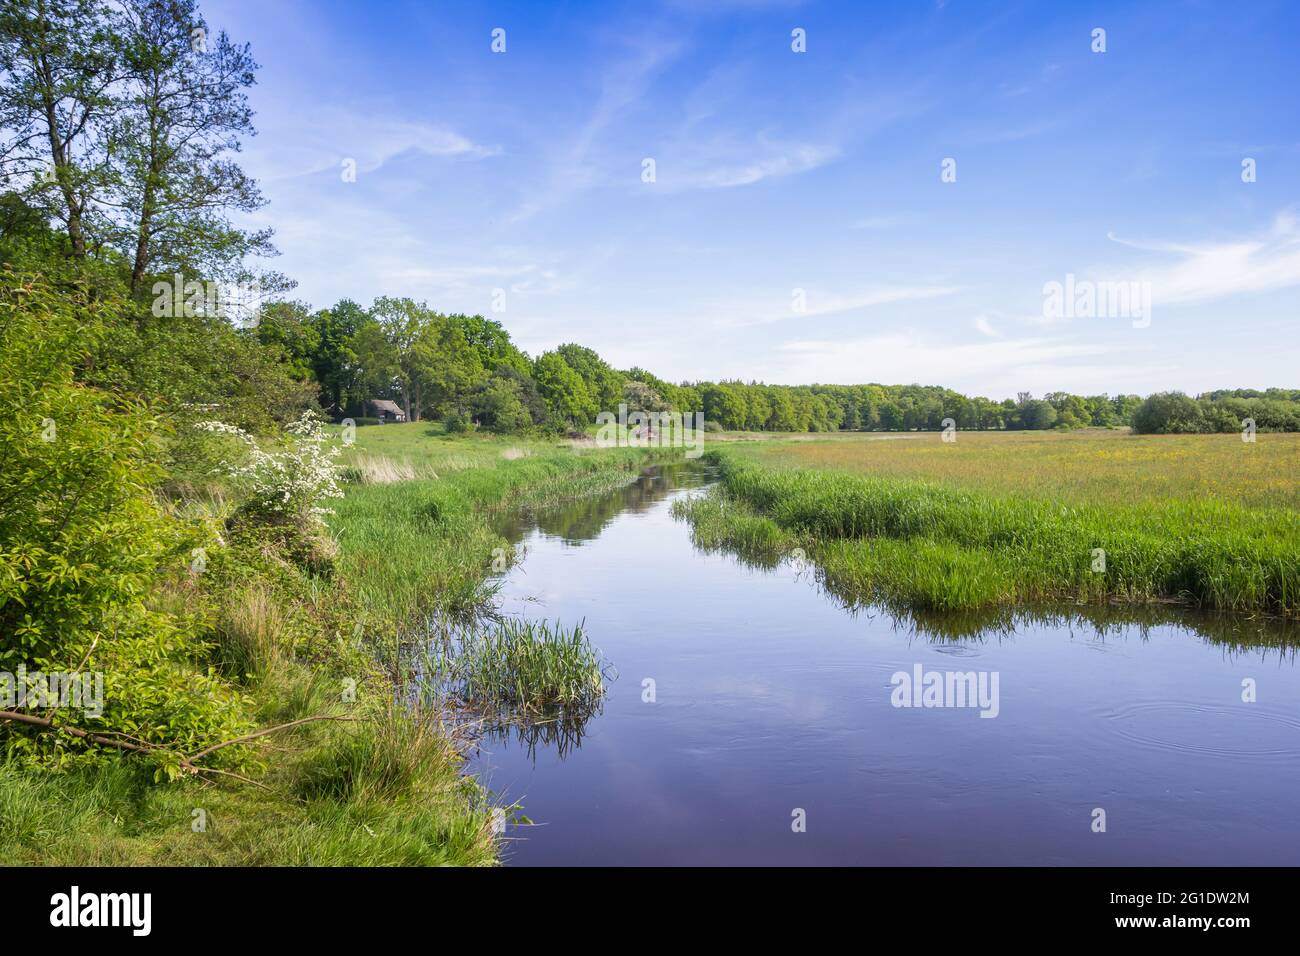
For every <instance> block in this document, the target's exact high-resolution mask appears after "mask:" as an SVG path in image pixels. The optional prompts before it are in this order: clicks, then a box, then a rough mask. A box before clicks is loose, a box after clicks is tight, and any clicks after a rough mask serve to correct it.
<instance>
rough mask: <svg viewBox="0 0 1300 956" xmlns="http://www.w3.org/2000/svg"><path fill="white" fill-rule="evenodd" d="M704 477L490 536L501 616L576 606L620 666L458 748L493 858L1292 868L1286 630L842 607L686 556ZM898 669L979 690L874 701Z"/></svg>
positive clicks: (1295, 782) (1293, 680) (632, 492)
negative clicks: (921, 615)
mask: <svg viewBox="0 0 1300 956" xmlns="http://www.w3.org/2000/svg"><path fill="white" fill-rule="evenodd" d="M708 481H709V475H708V473H707V472H706V471H704V470H702V469H699V468H692V467H686V468H677V469H667V470H663V471H659V472H655V473H650V474H647V475H644V476H642V478H641V479H640V480H639V481H637V482H636V483H635V484H633V485H630V486H629V487H627V488H625V489H623V490H622V491H620V492H618V493H616V494H612V495H609V496H607V497H603V498H597V499H591V500H584V501H581V502H578V503H575V504H572V505H570V506H568V507H565V508H562V509H558V510H555V511H552V512H548V513H546V514H544V515H541V516H539V517H535V518H524V517H516V518H514V519H512V521H511V524H510V527H509V528H507V529H506V530H507V533H508V534H509V535H510V537H511V538H512V539H513V540H515V541H517V542H519V543H520V544H521V545H522V546H523V548H524V549H525V555H524V557H523V559H522V560H521V561H519V562H518V563H517V564H516V565H515V566H514V567H512V568H511V570H510V571H509V572H507V573H506V575H504V577H503V578H502V581H501V585H502V590H501V607H502V611H503V612H504V613H506V614H516V615H523V616H529V617H545V618H549V619H551V620H555V619H557V618H558V619H559V620H560V621H562V622H564V623H566V624H571V623H576V622H577V621H580V620H584V619H585V621H586V628H587V632H588V633H589V635H590V637H591V640H592V642H593V643H594V644H595V645H596V646H597V647H599V648H600V650H601V652H602V653H603V655H604V657H605V658H607V659H608V660H609V662H610V663H611V665H612V669H611V672H610V673H611V676H613V675H614V672H615V671H616V672H617V676H616V677H615V678H614V679H613V680H612V681H611V682H610V684H609V694H608V697H607V699H606V701H605V704H604V707H603V710H602V712H601V713H599V714H596V715H594V716H593V717H592V718H591V719H590V720H589V721H587V722H586V724H585V725H584V726H583V727H581V728H571V729H570V732H569V733H567V734H564V735H559V737H558V739H557V735H555V734H550V735H546V736H545V737H544V739H536V738H535V737H534V738H533V739H528V736H527V735H526V736H525V738H524V739H521V738H520V737H519V736H518V735H517V734H514V733H509V734H504V735H503V734H499V733H495V734H489V735H487V736H486V737H484V739H483V740H482V741H481V745H480V749H479V752H478V753H477V755H476V757H475V760H474V769H475V770H476V772H478V773H479V774H480V776H481V778H482V779H483V781H484V782H485V783H486V784H487V785H488V786H489V787H490V788H491V789H492V790H493V791H495V793H496V794H497V796H498V799H505V800H506V801H518V802H519V803H521V804H522V808H523V813H525V814H526V815H527V816H528V817H529V818H530V819H531V820H532V821H533V825H513V824H512V825H510V826H509V827H508V828H507V832H506V838H507V845H506V851H505V860H506V862H507V863H509V864H516V865H529V864H533V865H535V864H551V865H559V864H615V865H619V864H622V865H646V864H651V865H653V864H877V865H878V864H898V865H907V864H939V865H952V864H956V865H962V864H984V865H999V864H1085V865H1086V864H1120V865H1162V864H1206V865H1218V864H1225V865H1226V864H1246V865H1249V864H1274V865H1283V864H1285V865H1295V864H1297V863H1300V814H1297V813H1295V806H1296V799H1297V795H1298V794H1300V671H1297V668H1296V665H1295V652H1294V647H1295V646H1296V642H1297V640H1298V638H1297V634H1296V632H1295V629H1294V628H1284V627H1281V626H1279V625H1267V624H1264V623H1260V622H1251V621H1243V620H1234V619H1230V618H1223V617H1210V616H1203V615H1196V614H1193V613H1190V612H1186V611H1178V610H1172V609H1170V610H1164V611H1152V610H1139V611H1127V612H1113V611H1103V610H1096V609H1091V610H1086V611H1084V612H1082V613H1080V612H1078V611H1075V612H1063V611H1060V612H1054V611H1042V612H1037V613H1023V614H1019V615H1017V616H1015V617H1008V616H1007V615H1005V614H1003V615H993V616H991V617H989V618H986V619H984V620H977V621H971V620H965V619H931V620H921V621H918V620H915V619H912V618H909V617H906V616H895V615H892V614H890V613H888V612H887V611H885V610H883V609H879V608H865V609H858V610H850V609H848V608H847V607H846V606H845V603H844V602H843V601H841V600H839V599H838V598H836V597H835V596H834V595H831V594H828V593H826V592H825V591H823V590H822V589H821V588H820V586H819V585H818V582H817V581H816V578H815V574H813V573H812V572H811V571H810V570H808V569H801V568H799V567H798V566H797V564H796V563H791V562H782V563H779V564H777V565H775V566H774V567H770V568H762V567H753V566H750V565H747V564H745V563H744V562H742V561H741V560H740V559H738V558H736V557H734V556H731V555H727V554H717V553H714V554H707V553H704V552H703V551H701V550H699V549H697V548H696V547H695V546H694V545H693V544H692V542H691V537H690V530H689V527H688V526H687V525H686V524H685V523H684V522H681V521H678V520H675V519H674V518H673V517H672V515H671V513H670V506H671V503H672V501H673V499H674V498H676V497H679V496H682V495H692V494H700V493H701V492H702V489H703V488H704V487H705V486H706V485H707V482H708ZM918 668H919V674H920V675H921V677H922V680H923V682H924V680H925V679H927V677H928V675H930V674H938V675H939V676H938V678H937V679H938V680H941V681H943V682H944V687H943V688H941V690H942V691H943V695H942V696H941V701H942V702H944V703H947V704H954V703H956V704H961V703H963V701H962V700H961V698H960V697H958V696H956V694H955V691H956V689H957V688H956V686H955V685H954V686H953V687H948V680H949V679H948V677H947V675H948V674H949V673H952V674H962V675H964V674H972V673H973V674H974V676H975V679H976V682H977V683H976V686H977V687H978V686H980V685H979V683H978V682H980V681H982V682H983V684H982V686H983V689H984V691H985V696H984V698H983V700H982V701H981V700H980V699H979V696H978V694H977V693H976V694H973V695H971V697H969V698H967V699H966V700H965V701H964V703H965V704H966V705H967V706H930V707H927V706H910V707H905V706H895V704H897V703H899V702H901V700H902V699H903V698H904V697H905V699H906V701H907V702H908V703H914V702H915V703H924V699H923V698H922V697H921V696H920V691H919V690H918V691H916V692H915V693H916V694H917V696H916V697H913V696H912V694H911V693H907V694H904V690H903V689H900V688H898V686H897V683H896V682H895V679H894V675H895V674H898V673H900V672H901V673H905V674H907V675H908V676H909V678H910V677H914V676H916V675H917V674H918ZM932 679H933V678H932ZM994 679H996V685H994V684H993V681H994ZM958 683H960V680H959V681H958ZM995 686H996V691H997V693H996V696H994V695H993V693H992V691H993V690H994V687H995ZM651 692H653V693H651ZM935 693H938V691H936V692H935ZM1251 696H1253V697H1254V700H1253V701H1252V700H1246V699H1243V698H1248V697H1251ZM651 697H653V699H652V700H651V699H649V698H651ZM981 703H982V704H983V706H980V704H981ZM972 704H973V705H975V706H971V705H972ZM982 713H984V714H989V715H990V716H987V717H986V716H981V714H982ZM994 714H995V716H994Z"/></svg>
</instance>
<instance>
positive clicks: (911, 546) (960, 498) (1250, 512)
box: [679, 435, 1300, 615]
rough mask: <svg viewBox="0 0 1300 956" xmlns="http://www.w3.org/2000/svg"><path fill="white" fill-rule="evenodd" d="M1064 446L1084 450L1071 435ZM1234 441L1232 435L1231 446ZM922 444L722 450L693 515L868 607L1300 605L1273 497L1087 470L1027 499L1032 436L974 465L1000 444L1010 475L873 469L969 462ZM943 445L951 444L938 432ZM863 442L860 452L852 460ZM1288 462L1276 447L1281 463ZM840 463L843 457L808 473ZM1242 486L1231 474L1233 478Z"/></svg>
mask: <svg viewBox="0 0 1300 956" xmlns="http://www.w3.org/2000/svg"><path fill="white" fill-rule="evenodd" d="M1284 437H1286V438H1288V439H1289V438H1290V436H1284ZM1127 438H1128V436H1122V435H1120V436H1110V437H1107V438H1105V439H1097V440H1098V441H1105V442H1107V443H1109V444H1108V447H1109V448H1110V449H1112V450H1113V451H1115V452H1119V453H1129V454H1132V453H1133V449H1132V448H1125V447H1124V445H1123V444H1122V443H1123V442H1124V441H1125V440H1126V439H1127ZM1199 438H1200V436H1197V439H1196V440H1199ZM1268 438H1270V439H1272V438H1274V436H1268ZM962 440H963V441H966V437H965V436H963V439H962ZM1052 440H1053V439H1052V436H1047V437H1046V438H1039V439H1037V441H1038V442H1039V443H1041V442H1049V443H1050V442H1051V441H1052ZM1056 440H1057V441H1059V442H1060V443H1061V445H1062V446H1063V447H1064V448H1066V449H1067V450H1068V449H1070V448H1071V445H1070V442H1071V441H1072V436H1057V438H1056ZM1180 440H1183V439H1178V438H1175V439H1173V441H1167V442H1165V443H1164V444H1163V446H1162V447H1163V449H1165V450H1169V451H1175V450H1177V451H1183V450H1182V449H1177V448H1176V446H1175V443H1176V442H1178V441H1180ZM1233 440H1234V436H1223V437H1221V438H1219V439H1218V441H1219V442H1221V443H1224V444H1225V445H1227V444H1228V443H1230V442H1231V441H1233ZM1237 441H1238V446H1239V447H1240V445H1241V443H1240V441H1239V440H1237ZM917 444H918V440H916V439H907V440H902V441H896V442H879V443H870V444H868V443H867V442H865V441H864V442H861V443H859V444H857V445H856V446H853V445H849V444H848V443H844V442H834V443H827V444H826V445H825V446H820V447H819V446H818V445H816V444H814V443H806V444H799V445H794V444H787V445H785V446H776V445H764V446H755V447H750V448H742V447H740V446H736V447H734V448H729V449H726V450H724V451H718V450H716V449H715V450H714V451H712V452H711V453H710V455H711V458H712V459H713V460H714V461H715V462H716V463H718V465H719V467H720V469H721V476H722V477H721V483H720V487H719V489H718V491H717V492H716V494H715V495H714V497H713V498H711V499H706V500H704V501H702V502H694V503H691V504H689V505H685V506H683V507H682V508H681V509H679V511H680V512H681V513H682V514H683V515H685V516H686V517H688V518H689V519H690V520H691V522H692V524H693V526H694V529H695V534H696V535H697V539H698V540H700V542H701V543H702V544H705V545H708V546H713V547H727V548H732V549H735V550H739V551H742V552H745V553H748V554H750V555H751V556H755V555H761V554H762V553H764V552H766V553H769V554H772V553H779V552H781V551H783V550H784V551H788V550H789V549H791V548H794V547H800V548H803V549H804V550H805V552H806V553H807V555H808V557H809V558H811V559H812V560H813V561H815V563H816V564H817V566H818V569H819V573H820V574H821V576H822V577H823V579H824V581H825V583H826V584H827V585H828V586H829V587H830V588H831V589H833V590H835V591H836V592H837V593H839V594H841V595H842V596H846V597H848V598H849V599H851V600H855V601H860V602H863V603H867V602H885V603H891V604H894V605H897V606H900V607H905V608H912V609H920V610H935V611H954V610H969V609H973V608H980V607H989V606H998V605H1014V604H1019V603H1024V602H1028V601H1039V600H1066V601H1072V602H1103V601H1123V602H1151V601H1179V602H1185V603H1190V604H1194V605H1197V606H1201V607H1207V608H1214V609H1220V610H1230V611H1242V612H1264V613H1273V614H1282V615H1294V614H1296V613H1297V612H1300V559H1298V557H1297V556H1298V555H1300V516H1298V515H1297V513H1296V512H1295V511H1293V510H1291V509H1290V508H1289V507H1273V506H1268V505H1267V504H1266V503H1265V501H1264V500H1263V499H1261V498H1252V499H1251V501H1252V504H1251V505H1246V504H1242V503H1239V502H1237V501H1235V500H1232V499H1231V498H1230V497H1229V496H1228V495H1227V494H1219V495H1201V494H1197V493H1196V489H1195V488H1193V489H1191V490H1190V493H1187V494H1180V495H1172V494H1168V495H1163V496H1161V495H1155V494H1151V493H1147V494H1132V495H1122V494H1120V495H1117V494H1116V493H1115V491H1114V489H1113V488H1112V484H1111V483H1110V482H1108V481H1107V480H1106V479H1105V478H1104V477H1103V478H1097V477H1096V476H1093V477H1092V479H1090V478H1089V476H1088V475H1087V474H1083V475H1079V474H1074V475H1073V476H1072V477H1071V478H1070V479H1068V480H1066V479H1063V481H1062V485H1063V486H1064V487H1065V488H1068V489H1069V490H1058V491H1057V493H1055V494H1052V493H1050V492H1049V488H1048V487H1047V481H1046V479H1044V478H1039V479H1037V480H1024V481H1023V484H1024V485H1025V486H1027V487H1028V488H1029V489H1030V490H1028V491H1027V492H1023V493H1019V494H1015V493H1012V492H1011V491H1010V488H1012V487H1016V484H1015V483H1016V480H1017V478H1022V479H1023V476H1024V475H1026V474H1030V473H1032V474H1041V472H1040V469H1041V459H1040V457H1039V455H1040V449H1039V448H1038V447H1037V445H1034V446H1032V447H1031V446H1030V445H1029V444H1028V443H1023V444H1020V445H1018V446H1017V445H1012V444H1010V443H1006V444H995V443H993V442H989V443H987V445H985V446H982V447H980V448H979V451H978V452H977V455H973V456H971V457H970V458H968V459H967V461H982V462H988V461H992V460H994V459H993V458H992V457H991V456H992V455H993V451H990V449H993V450H996V460H997V462H998V466H999V467H998V477H996V478H995V477H993V476H992V473H991V471H985V472H984V473H983V474H981V475H980V476H979V477H978V478H974V479H971V480H967V481H962V480H959V479H953V478H952V477H948V478H946V479H941V480H933V479H930V478H922V477H913V476H912V475H910V474H908V473H907V469H906V467H905V466H904V465H902V464H899V462H898V461H895V462H894V466H893V467H892V468H891V469H881V471H882V472H885V473H884V474H876V473H874V472H873V471H872V469H871V467H870V464H868V463H866V462H871V461H874V460H877V459H879V458H880V457H881V456H888V455H889V454H891V452H892V453H896V454H898V455H899V456H900V457H901V458H903V459H904V460H906V459H908V458H909V456H910V460H911V461H912V462H913V468H912V472H913V473H915V472H918V471H919V472H922V473H924V472H925V470H926V469H925V467H924V463H926V462H934V461H942V462H943V467H945V468H947V469H950V473H951V470H955V469H956V468H957V464H958V462H959V461H960V459H959V453H958V452H954V451H951V449H952V446H948V449H950V451H949V454H950V457H949V459H947V460H946V461H943V460H942V459H939V458H936V457H934V456H937V455H940V454H943V452H942V451H938V450H933V449H931V448H926V449H924V451H921V450H913V449H914V447H917ZM930 444H931V445H932V446H936V447H938V448H942V447H943V446H942V445H941V443H940V442H939V440H938V438H937V437H936V438H933V439H932V440H931V442H930ZM1189 444H1194V442H1189ZM968 445H972V446H973V445H974V443H971V442H968ZM1075 447H1078V446H1075ZM1148 447H1150V446H1149V445H1148ZM850 448H852V449H855V450H857V451H860V452H861V455H859V456H856V457H854V456H851V455H850V454H849V453H848V452H847V451H846V449H850ZM1048 448H1049V450H1052V446H1051V445H1050V444H1049V445H1048ZM867 449H870V450H867ZM1017 450H1018V451H1019V455H1017V454H1016V451H1017ZM1055 450H1056V451H1057V452H1058V453H1059V451H1060V449H1055ZM1216 450H1217V449H1216ZM1257 450H1258V449H1251V451H1257ZM980 453H986V454H987V455H988V456H989V457H984V456H983V455H981V454H980ZM1184 453H1185V452H1184ZM1233 453H1234V454H1238V455H1240V454H1242V453H1241V452H1238V451H1235V450H1234V451H1233ZM1076 454H1077V452H1076ZM1247 454H1249V452H1247ZM1261 457H1262V456H1261ZM1280 457H1282V456H1280V455H1279V454H1278V453H1277V452H1276V451H1274V452H1273V464H1274V465H1275V464H1276V461H1277V459H1278V458H1280ZM827 460H830V461H834V462H837V465H831V466H829V467H821V468H808V467H801V465H803V464H805V463H807V462H809V461H820V462H825V461H827ZM917 462H921V463H922V465H921V466H917V464H916V463H917ZM1206 467H1207V468H1208V463H1207V466H1206ZM930 470H931V472H933V470H935V469H934V467H933V466H931V469H930ZM972 472H975V473H978V472H979V469H972ZM1220 481H1224V479H1222V478H1220ZM1231 486H1232V483H1231V481H1230V480H1229V481H1226V482H1225V484H1224V486H1223V487H1224V488H1226V487H1231ZM1087 489H1091V491H1089V490H1087Z"/></svg>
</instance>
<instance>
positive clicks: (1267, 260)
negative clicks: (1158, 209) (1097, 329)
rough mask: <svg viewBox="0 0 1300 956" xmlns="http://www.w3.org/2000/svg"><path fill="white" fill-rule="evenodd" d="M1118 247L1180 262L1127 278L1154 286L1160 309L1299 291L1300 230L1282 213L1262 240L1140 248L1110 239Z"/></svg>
mask: <svg viewBox="0 0 1300 956" xmlns="http://www.w3.org/2000/svg"><path fill="white" fill-rule="evenodd" d="M1109 238H1110V239H1111V240H1113V241H1114V242H1117V243H1120V244H1121V245H1124V246H1128V247H1130V248H1133V249H1137V250H1140V251H1143V252H1151V253H1158V254H1162V255H1168V256H1175V257H1177V258H1178V260H1179V261H1177V262H1174V263H1172V264H1168V265H1161V266H1154V267H1149V268H1145V269H1140V270H1137V271H1136V272H1135V273H1133V274H1132V275H1131V276H1129V278H1134V279H1137V280H1139V281H1144V282H1150V283H1151V298H1152V301H1153V302H1154V303H1155V304H1156V305H1157V306H1160V305H1195V304H1198V303H1201V302H1210V301H1213V300H1215V299H1222V298H1225V297H1228V296H1233V295H1250V294H1255V293H1261V292H1272V291H1275V290H1277V289H1287V288H1291V287H1293V286H1298V285H1300V225H1298V224H1297V220H1296V216H1295V214H1294V213H1292V212H1283V213H1280V214H1279V215H1278V216H1277V217H1276V218H1275V219H1274V221H1273V225H1272V227H1271V228H1270V229H1269V230H1268V231H1267V232H1266V233H1264V234H1262V235H1257V236H1254V237H1251V238H1247V239H1239V240H1232V241H1226V242H1206V243H1187V242H1179V243H1173V242H1140V241H1133V240H1126V239H1121V238H1120V237H1118V236H1116V235H1114V234H1111V235H1110V236H1109Z"/></svg>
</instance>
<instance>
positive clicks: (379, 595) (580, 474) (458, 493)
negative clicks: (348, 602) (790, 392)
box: [330, 422, 680, 624]
mask: <svg viewBox="0 0 1300 956" xmlns="http://www.w3.org/2000/svg"><path fill="white" fill-rule="evenodd" d="M429 431H430V428H429V426H428V425H426V424H423V423H418V422H417V423H408V424H402V425H383V426H369V427H366V428H361V429H358V430H357V442H356V447H355V449H354V450H353V452H352V454H353V455H354V456H366V455H376V454H380V453H382V454H384V455H386V456H388V457H390V458H394V459H398V460H400V461H402V462H404V463H409V464H412V465H413V467H415V468H416V470H417V473H418V474H421V475H425V476H426V477H419V478H416V479H414V480H408V481H398V482H392V483H385V484H352V485H349V487H348V489H347V494H346V496H345V497H344V498H343V499H342V501H340V502H338V503H336V505H335V514H334V515H333V516H332V518H331V520H330V526H331V529H332V530H333V532H334V534H335V535H336V536H337V538H338V541H339V545H340V548H341V552H342V553H341V557H340V570H341V571H342V573H343V575H344V576H345V577H346V578H347V580H348V581H349V583H350V585H351V587H352V588H353V589H354V592H355V595H356V598H357V600H358V602H359V604H360V606H361V608H362V610H363V612H364V613H365V614H366V615H367V620H368V622H387V623H391V622H403V623H408V624H409V623H411V622H416V623H419V622H422V621H424V620H426V619H428V618H430V617H435V616H452V617H460V618H466V617H469V616H472V615H473V613H474V612H476V611H478V610H481V609H482V608H484V607H485V606H486V605H487V604H488V603H489V602H490V600H491V597H492V593H493V590H492V583H491V581H490V580H489V575H490V573H491V571H492V567H493V562H494V561H497V563H498V566H499V565H500V562H501V561H502V560H504V561H505V562H507V563H508V562H509V561H510V560H512V558H513V553H512V550H511V548H510V543H509V542H508V541H507V540H506V539H505V538H504V537H503V536H502V535H501V534H500V533H499V531H498V530H497V528H496V520H495V519H496V518H498V517H499V516H501V515H503V514H504V513H505V512H507V511H508V510H510V509H512V508H524V509H530V510H541V509H545V508H547V507H549V506H553V505H558V504H560V503H562V502H564V501H568V500H571V499H575V498H581V497H584V496H587V495H594V494H599V493H601V492H606V491H612V490H614V489H616V488H618V487H621V486H622V485H624V484H626V483H627V482H628V481H630V480H632V478H633V477H635V475H636V474H637V473H638V472H639V471H640V470H641V469H642V468H644V467H646V466H647V465H649V464H650V463H651V462H653V461H659V460H664V459H666V458H668V457H670V456H671V455H672V454H673V453H672V452H667V451H657V450H640V449H609V450H585V449H584V450H578V449H573V448H568V447H565V446H562V445H556V444H551V443H541V442H532V443H529V442H518V441H514V442H507V441H504V440H502V439H495V438H481V437H478V436H474V437H473V438H469V439H464V440H460V439H457V440H445V439H440V438H437V437H436V436H432V437H431V436H429ZM426 443H427V447H426ZM676 454H678V455H680V452H677V453H676ZM433 475H437V477H432V476H433Z"/></svg>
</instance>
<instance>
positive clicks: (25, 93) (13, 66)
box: [0, 0, 120, 258]
mask: <svg viewBox="0 0 1300 956" xmlns="http://www.w3.org/2000/svg"><path fill="white" fill-rule="evenodd" d="M119 63H120V57H119V51H118V48H117V43H116V41H115V39H114V30H113V29H112V25H111V22H110V15H109V12H108V10H107V8H106V7H105V6H104V4H103V3H101V2H99V0H0V130H2V131H4V137H5V138H4V140H3V142H2V143H0V171H3V175H4V179H5V182H6V183H12V184H15V185H17V186H19V187H20V188H21V189H22V190H23V192H24V194H25V195H26V196H27V197H28V198H29V199H30V200H31V201H33V202H34V203H35V204H36V205H38V206H40V207H42V208H44V209H45V210H46V211H47V212H48V213H49V215H50V216H51V217H52V218H55V219H58V220H59V221H60V223H61V224H62V226H63V228H64V229H65V230H66V232H67V234H68V240H69V243H70V245H71V251H72V255H73V256H75V257H77V258H82V257H84V256H85V255H86V252H87V250H88V249H89V248H91V247H92V245H94V244H95V241H96V240H95V239H94V237H93V235H92V234H93V232H94V231H95V230H93V229H92V228H91V220H92V219H94V218H97V217H96V213H97V201H98V200H99V199H100V198H101V197H100V194H101V193H102V192H103V191H104V189H105V186H106V184H107V179H108V177H109V168H108V164H107V162H106V156H105V150H104V144H103V136H104V135H105V134H104V130H105V129H106V124H107V121H108V120H110V119H112V117H113V114H114V113H115V110H116V100H115V98H114V96H113V87H114V84H115V83H116V82H117V79H118V75H119V74H118V70H119Z"/></svg>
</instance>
